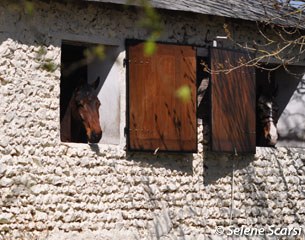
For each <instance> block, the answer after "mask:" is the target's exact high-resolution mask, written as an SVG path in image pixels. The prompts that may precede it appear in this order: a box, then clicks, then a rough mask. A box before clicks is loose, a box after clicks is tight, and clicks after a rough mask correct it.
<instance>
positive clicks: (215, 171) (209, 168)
mask: <svg viewBox="0 0 305 240" xmlns="http://www.w3.org/2000/svg"><path fill="white" fill-rule="evenodd" d="M254 160H255V155H254V154H244V155H238V156H235V155H234V154H224V153H215V152H210V151H208V152H207V153H206V157H205V160H204V184H205V185H206V186H207V185H213V184H215V182H217V181H218V180H219V179H221V178H224V177H226V176H232V174H233V172H234V171H236V170H242V169H246V168H247V167H248V166H249V165H250V163H252V162H253V161H254Z"/></svg>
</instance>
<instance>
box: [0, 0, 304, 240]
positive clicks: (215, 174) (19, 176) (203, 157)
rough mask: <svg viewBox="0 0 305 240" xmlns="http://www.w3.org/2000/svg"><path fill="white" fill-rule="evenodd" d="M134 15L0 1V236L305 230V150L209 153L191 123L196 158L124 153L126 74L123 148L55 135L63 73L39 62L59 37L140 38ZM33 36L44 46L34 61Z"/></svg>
mask: <svg viewBox="0 0 305 240" xmlns="http://www.w3.org/2000/svg"><path fill="white" fill-rule="evenodd" d="M162 18H163V21H164V23H165V26H166V27H165V28H166V31H165V33H164V34H163V36H162V39H161V40H163V41H170V42H179V43H189V44H198V45H203V46H204V45H207V44H210V42H209V40H212V38H213V36H215V35H223V34H224V33H223V28H222V25H223V23H224V21H225V20H224V19H222V18H212V17H204V16H199V15H194V14H191V15H187V14H182V13H181V14H178V13H176V14H173V13H172V12H163V13H162ZM137 20H138V17H137V14H136V13H135V10H134V9H123V8H122V9H120V8H113V6H112V5H110V6H107V7H104V6H102V5H95V4H92V5H84V6H80V5H77V4H73V5H70V4H68V5H65V4H57V3H52V4H51V5H49V4H48V3H43V2H42V3H39V4H38V3H37V5H36V7H35V12H34V15H33V16H27V15H25V14H24V12H23V10H20V8H18V6H16V5H12V4H9V1H1V3H0V56H1V57H0V76H1V79H0V80H1V82H0V83H1V86H0V99H1V104H0V113H1V114H0V124H1V128H0V233H1V234H0V236H4V237H3V239H18V238H20V239H35V238H36V236H37V238H38V239H76V240H77V239H86V240H87V239H126V240H127V239H162V240H165V239H179V240H180V239H226V237H225V236H217V235H215V230H216V228H217V227H230V226H234V227H238V226H239V227H241V226H247V227H256V228H259V227H261V228H267V227H268V226H272V225H274V226H277V227H292V226H296V227H305V226H304V221H305V208H304V205H305V187H304V182H305V165H304V163H305V152H304V150H302V149H286V148H278V149H263V148H258V149H257V154H256V155H255V156H252V155H249V156H238V157H234V156H231V155H224V154H214V153H210V152H208V151H207V150H206V149H207V147H206V145H207V140H206V137H207V135H208V130H207V128H206V127H205V126H202V125H201V124H199V125H198V138H199V141H198V142H199V145H198V149H199V151H198V153H197V154H180V155H179V154H173V155H167V154H157V155H152V154H144V153H143V154H140V153H137V154H135V153H126V151H125V150H124V146H125V144H124V135H123V131H122V130H123V127H124V124H125V109H124V106H125V79H120V84H121V98H120V99H121V106H123V107H122V109H121V116H120V117H121V126H120V129H121V139H122V141H121V144H120V145H116V146H114V145H105V144H99V145H97V146H91V147H90V146H89V145H87V144H64V143H61V142H60V137H59V136H60V134H59V92H60V89H59V84H60V69H59V68H57V69H56V70H55V71H54V72H49V71H46V70H44V69H42V67H41V66H42V64H41V62H45V61H48V60H50V61H52V62H54V63H55V64H58V65H59V64H60V54H61V51H60V44H61V40H62V39H67V40H75V41H88V42H97V43H104V44H110V43H112V44H114V43H116V44H122V43H123V42H124V39H125V38H145V37H146V36H147V32H146V30H144V29H139V28H137V27H136V21H137ZM232 26H233V27H234V26H235V27H237V25H234V23H232ZM251 26H252V25H250V24H249V23H239V24H238V29H239V30H240V31H241V32H240V34H236V38H237V39H239V40H240V41H246V40H247V38H252V39H253V35H252V36H251V33H254V31H255V30H254V28H252V27H251ZM243 30H245V31H243ZM41 44H43V45H44V46H45V49H46V50H47V53H46V55H45V56H43V57H42V59H40V60H39V59H37V52H39V49H40V46H41ZM39 61H40V62H39ZM122 71H124V69H123V68H122ZM298 238H299V239H302V238H301V236H299V237H290V239H298ZM0 239H1V237H0ZM235 239H239V238H237V237H236V238H235ZM240 239H246V237H240ZM250 239H254V237H250ZM267 239H276V238H275V237H271V236H269V237H268V238H267Z"/></svg>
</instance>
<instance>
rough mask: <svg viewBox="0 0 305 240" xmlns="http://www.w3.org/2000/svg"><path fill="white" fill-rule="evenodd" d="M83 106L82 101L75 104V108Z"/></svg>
mask: <svg viewBox="0 0 305 240" xmlns="http://www.w3.org/2000/svg"><path fill="white" fill-rule="evenodd" d="M83 105H84V104H83V102H82V101H79V102H76V106H77V107H82V106H83Z"/></svg>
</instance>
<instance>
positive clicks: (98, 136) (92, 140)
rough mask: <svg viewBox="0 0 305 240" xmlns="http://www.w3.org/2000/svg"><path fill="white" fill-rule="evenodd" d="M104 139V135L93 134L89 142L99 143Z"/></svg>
mask: <svg viewBox="0 0 305 240" xmlns="http://www.w3.org/2000/svg"><path fill="white" fill-rule="evenodd" d="M101 138H102V133H95V132H93V133H92V134H91V136H90V139H89V142H90V143H98V142H99V141H100V140H101Z"/></svg>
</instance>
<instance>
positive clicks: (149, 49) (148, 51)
mask: <svg viewBox="0 0 305 240" xmlns="http://www.w3.org/2000/svg"><path fill="white" fill-rule="evenodd" d="M156 49H157V45H156V42H155V41H152V40H148V41H146V42H145V44H144V55H145V56H146V57H149V56H151V55H153V54H154V53H155V52H156Z"/></svg>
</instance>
